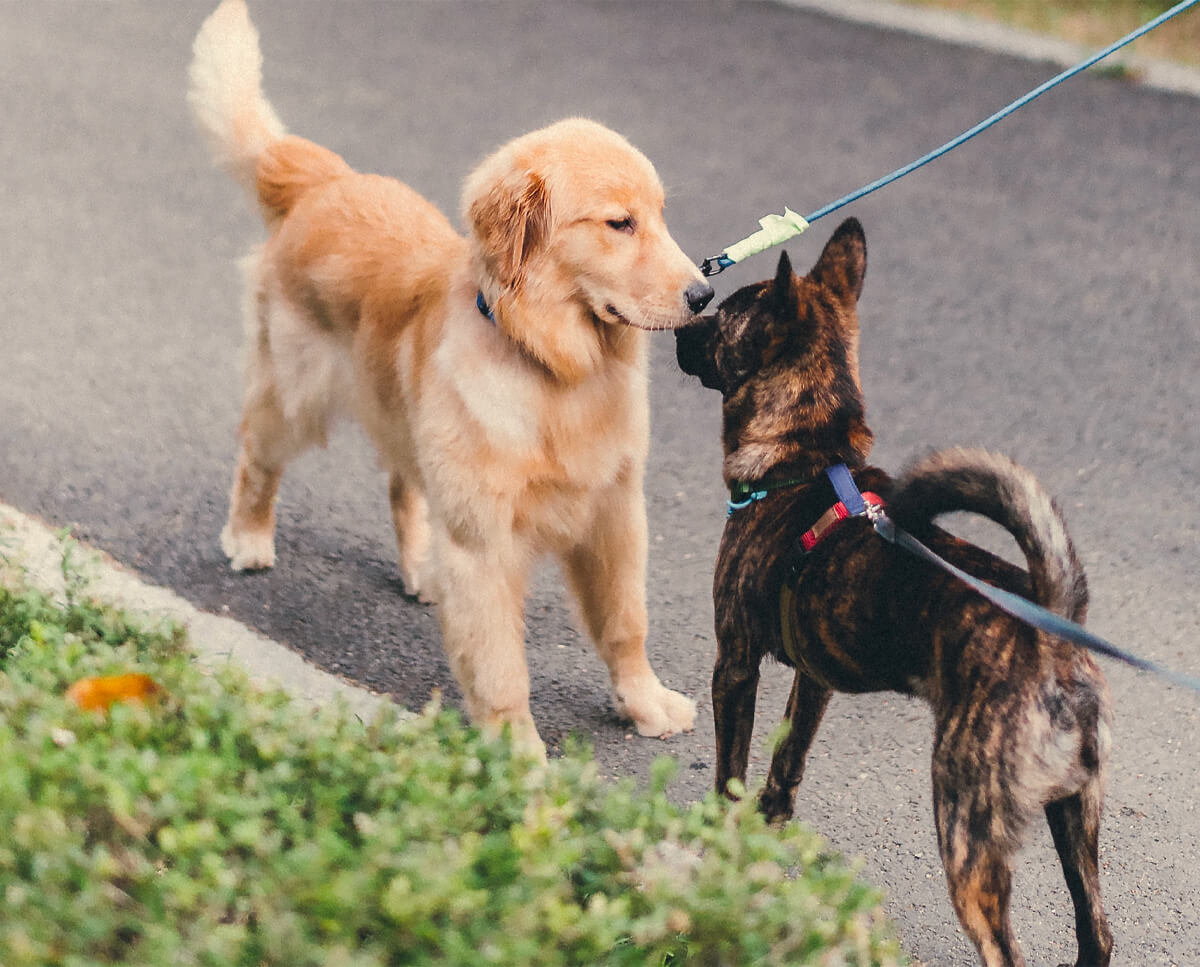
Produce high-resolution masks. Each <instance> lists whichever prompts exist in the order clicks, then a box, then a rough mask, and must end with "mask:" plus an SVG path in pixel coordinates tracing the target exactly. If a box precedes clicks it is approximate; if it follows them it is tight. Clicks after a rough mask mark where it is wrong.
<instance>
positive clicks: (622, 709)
mask: <svg viewBox="0 0 1200 967" xmlns="http://www.w3.org/2000/svg"><path fill="white" fill-rule="evenodd" d="M613 698H614V701H615V704H616V706H617V712H618V714H621V715H624V716H626V717H627V718H629V719H631V720H632V721H633V724H634V727H635V728H636V729H637V730H638V734H639V735H646V736H657V737H658V738H664V737H666V736H668V735H673V734H674V733H676V732H690V731H691V730H692V728H693V727H694V726H695V724H696V703H695V702H693V701H692V700H691V699H690V698H688V697H687V696H686V695H681V694H679V692H675V691H672V690H671V689H669V688H667V687H666V686H665V685H663V684H662V683H661V682H660V681H659V680H658V679H657V678H654V677H650V678H644V679H639V680H638V681H635V682H622V683H621V684H620V685H618V686H617V687H616V688H615V689H614V691H613Z"/></svg>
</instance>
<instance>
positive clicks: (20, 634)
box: [0, 547, 904, 967]
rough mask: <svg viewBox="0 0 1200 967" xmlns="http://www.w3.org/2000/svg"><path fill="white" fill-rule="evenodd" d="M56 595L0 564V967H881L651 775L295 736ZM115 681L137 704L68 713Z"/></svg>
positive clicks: (71, 586) (368, 737)
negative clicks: (622, 777) (136, 683)
mask: <svg viewBox="0 0 1200 967" xmlns="http://www.w3.org/2000/svg"><path fill="white" fill-rule="evenodd" d="M2 551H3V548H2V547H0V552H2ZM2 564H3V561H2V560H0V565H2ZM64 570H65V571H66V577H67V585H66V586H67V591H66V594H65V600H63V599H61V596H60V599H59V600H55V599H52V598H50V597H48V596H47V595H46V594H44V593H42V592H40V591H38V590H35V589H33V588H31V587H29V586H28V583H27V582H26V580H25V578H24V577H23V575H22V573H21V572H20V571H19V570H17V569H14V568H12V567H8V568H7V569H5V568H3V567H0V829H3V830H4V833H3V835H0V900H2V902H3V905H4V912H3V915H0V964H4V965H5V967H42V965H51V964H53V965H61V967H95V965H98V964H129V965H133V964H138V965H164V964H173V965H188V964H194V965H210V967H223V965H247V967H250V965H256V967H257V965H287V967H305V965H313V967H317V965H321V967H368V965H385V964H386V965H401V964H455V965H463V967H465V965H474V964H499V965H508V964H511V965H516V964H521V965H537V964H546V965H569V964H579V965H584V964H587V965H606V964H608V965H625V964H628V965H639V967H641V965H647V964H650V965H668V964H670V965H674V964H684V963H696V964H730V965H736V964H746V965H749V964H755V965H758V964H821V965H864V967H865V965H892V964H899V963H903V962H904V961H903V958H902V956H901V955H900V953H899V950H898V946H897V944H896V941H895V939H894V937H893V935H892V932H891V928H890V926H889V925H888V924H887V923H886V922H885V920H884V918H883V915H882V913H881V911H880V908H879V905H878V904H879V895H878V893H877V892H876V891H875V890H873V889H871V888H870V887H869V886H868V885H866V884H865V883H863V882H862V881H861V880H860V879H859V878H858V877H857V875H856V873H855V872H854V871H853V869H852V868H850V867H849V866H848V865H847V864H846V863H845V862H844V861H842V860H841V859H840V858H839V857H837V856H835V855H833V854H831V853H830V852H829V851H828V850H827V849H826V847H825V846H824V844H823V843H822V841H821V840H820V839H819V838H818V837H817V836H816V835H815V834H813V833H812V832H810V831H808V830H806V829H804V828H803V827H801V826H798V825H791V826H789V827H787V828H786V829H783V830H776V829H770V828H768V827H766V826H765V825H764V824H763V822H762V821H761V819H760V818H759V817H758V816H757V814H756V813H755V812H754V810H753V809H752V808H750V807H749V806H748V805H738V806H730V805H728V804H727V803H725V802H724V801H721V800H718V799H716V798H715V797H710V798H708V799H706V800H705V801H703V802H701V803H697V804H694V805H692V806H688V807H679V806H676V805H673V804H671V802H670V801H669V800H668V798H667V796H666V793H665V789H666V787H667V785H668V783H669V781H670V778H671V775H672V773H673V770H674V764H673V763H672V762H671V761H669V760H665V759H664V760H660V761H659V763H658V764H657V766H656V768H655V770H654V779H653V780H652V782H651V783H650V785H649V788H642V789H639V788H636V787H635V786H634V785H633V784H631V783H628V782H623V783H612V782H605V781H602V780H601V779H600V778H599V776H598V774H597V769H596V766H595V764H594V762H593V761H592V759H591V758H590V756H589V754H588V752H587V751H586V750H585V749H583V748H581V747H579V746H578V745H577V746H575V747H574V748H572V749H571V750H570V751H569V752H568V753H567V754H566V755H564V756H563V757H562V758H561V759H558V760H555V761H553V762H552V763H550V765H549V766H548V767H544V768H537V767H535V766H533V765H532V764H531V763H529V762H527V761H525V760H523V759H519V758H513V757H512V756H511V755H510V754H509V751H508V748H507V746H506V745H505V744H504V743H499V742H488V741H484V740H483V739H481V738H480V737H479V736H478V735H477V734H476V733H475V732H474V731H472V730H470V729H468V728H466V727H464V726H463V725H462V724H461V723H460V721H459V720H458V718H457V716H456V715H455V714H453V713H452V712H450V711H447V710H445V709H442V708H439V707H438V705H437V703H436V702H434V703H432V704H431V705H430V706H429V707H428V708H426V709H425V710H424V711H423V712H422V713H421V714H420V715H418V716H415V717H406V718H401V717H400V716H398V715H396V714H394V713H391V712H388V713H384V714H383V715H382V716H381V717H380V718H378V719H377V720H375V721H372V722H367V723H364V722H362V721H360V720H359V719H358V718H356V717H355V716H353V715H351V714H348V713H347V712H346V711H345V710H343V709H341V708H327V709H323V710H321V711H319V712H316V713H314V712H313V710H312V709H310V708H308V707H305V706H304V705H302V704H300V703H297V702H294V701H292V700H291V699H289V698H288V697H287V696H286V695H284V694H282V693H279V692H264V691H261V690H259V689H257V688H255V687H254V686H253V685H252V684H251V683H250V682H248V681H247V680H246V679H245V677H244V676H243V675H241V674H240V673H238V672H237V671H235V670H233V669H229V670H226V671H223V672H221V673H220V674H218V675H216V676H210V675H208V674H205V673H203V672H201V671H200V670H199V669H198V668H197V667H196V666H195V664H194V663H193V661H192V659H191V658H190V656H189V653H188V648H187V640H186V636H185V635H184V633H183V632H182V631H181V630H179V629H178V628H173V627H165V626H164V627H156V626H155V625H154V623H153V622H149V621H147V620H145V619H134V618H131V617H130V616H129V615H127V614H124V613H122V612H120V611H118V610H116V609H114V608H112V607H109V606H107V605H105V604H103V603H100V602H97V601H94V600H92V599H90V597H89V596H88V594H87V592H86V587H85V586H84V583H83V582H82V580H81V579H79V578H78V575H77V574H76V573H74V572H73V571H72V569H71V568H70V566H69V565H68V566H66V567H65V568H64ZM115 675H126V676H147V678H146V679H145V680H147V681H150V680H152V681H153V683H154V688H152V689H150V690H147V689H145V688H143V689H139V690H134V691H136V692H137V694H138V695H139V696H140V697H141V698H142V699H144V701H142V700H140V701H117V702H116V703H114V704H112V705H111V707H109V708H108V709H107V711H99V710H90V711H89V710H85V709H84V708H82V707H80V704H81V703H82V704H84V705H86V704H88V701H87V700H85V699H84V698H82V697H81V696H90V698H91V699H94V700H96V701H94V702H92V704H98V705H103V704H104V701H103V700H102V699H103V698H104V697H105V695H106V694H107V693H105V691H104V689H102V688H97V687H92V688H91V689H88V688H82V689H81V688H80V687H78V685H77V683H79V682H81V680H83V681H88V680H90V679H93V678H95V677H97V676H115ZM73 684H76V685H77V687H76V688H75V689H74V690H73V691H70V692H69V693H68V690H69V688H70V686H72V685H73ZM117 691H118V692H119V691H120V690H119V689H118V690H117ZM131 694H132V693H131ZM71 696H74V697H75V700H74V701H73V700H72V697H71ZM108 697H111V695H108Z"/></svg>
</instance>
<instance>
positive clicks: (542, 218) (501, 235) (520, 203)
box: [467, 171, 551, 289]
mask: <svg viewBox="0 0 1200 967" xmlns="http://www.w3.org/2000/svg"><path fill="white" fill-rule="evenodd" d="M467 217H468V218H469V219H470V222H471V229H472V231H473V232H474V233H475V237H476V240H477V241H478V243H479V247H480V249H481V251H482V254H483V257H484V260H485V262H486V268H487V270H488V271H489V272H490V273H491V274H492V275H493V276H494V278H495V279H496V281H497V282H499V283H500V286H501V287H502V288H505V289H508V288H512V287H513V286H515V285H517V284H519V283H520V282H521V280H522V277H523V275H524V271H525V266H526V265H527V264H528V262H529V260H530V258H531V257H532V256H533V255H534V254H536V253H537V252H539V251H541V250H542V249H543V248H544V247H545V245H546V242H547V240H548V238H549V236H550V223H551V211H550V192H549V190H548V189H547V187H546V182H545V181H544V180H543V179H542V178H541V177H539V176H538V175H537V174H535V173H534V172H530V171H521V172H512V173H511V174H510V175H509V177H507V178H503V179H499V180H497V181H494V182H493V183H492V184H491V186H490V187H489V188H488V189H487V190H486V191H484V192H482V193H481V194H479V195H477V196H476V197H475V198H473V199H472V200H471V201H470V203H469V204H468V206H467Z"/></svg>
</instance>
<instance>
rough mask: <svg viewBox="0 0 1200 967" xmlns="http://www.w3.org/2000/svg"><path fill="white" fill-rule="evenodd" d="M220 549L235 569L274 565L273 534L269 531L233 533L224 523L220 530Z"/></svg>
mask: <svg viewBox="0 0 1200 967" xmlns="http://www.w3.org/2000/svg"><path fill="white" fill-rule="evenodd" d="M221 550H223V551H224V552H225V554H226V556H227V557H228V558H229V566H230V567H232V568H233V569H234V570H235V571H261V570H264V569H265V568H269V567H274V566H275V535H274V534H272V533H270V532H266V533H263V532H258V533H249V534H235V533H234V532H233V528H232V527H231V526H230V525H229V524H226V525H225V529H224V530H222V531H221Z"/></svg>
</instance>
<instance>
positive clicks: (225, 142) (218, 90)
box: [187, 0, 350, 223]
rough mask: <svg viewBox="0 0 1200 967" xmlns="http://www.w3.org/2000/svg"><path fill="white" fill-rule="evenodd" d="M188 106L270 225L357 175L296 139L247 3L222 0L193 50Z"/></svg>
mask: <svg viewBox="0 0 1200 967" xmlns="http://www.w3.org/2000/svg"><path fill="white" fill-rule="evenodd" d="M188 76H189V81H190V83H189V86H188V95H187V99H188V104H190V105H191V108H192V112H193V113H194V114H195V116H196V121H197V123H198V124H199V125H200V128H201V129H202V130H203V131H204V133H205V134H206V135H207V136H208V139H209V143H210V145H211V148H212V154H213V160H214V161H215V162H216V164H218V165H220V166H221V167H222V168H224V169H225V170H226V171H228V172H229V174H230V175H232V177H233V179H234V180H235V181H237V182H238V183H239V184H240V185H242V186H243V187H244V188H245V189H246V190H247V191H248V192H250V195H251V197H252V198H254V199H255V200H256V201H257V202H258V204H259V205H260V206H261V207H262V211H263V217H264V218H265V219H266V221H267V222H268V223H271V222H272V221H274V220H276V219H278V218H281V217H282V216H283V215H286V214H287V212H288V211H289V210H290V209H291V207H292V206H293V205H294V204H295V203H296V200H297V199H298V198H299V197H300V196H301V195H302V194H303V193H304V192H305V191H306V190H307V189H308V188H310V187H312V186H313V185H315V184H320V183H323V182H325V181H327V180H329V179H330V178H332V177H335V176H337V175H340V174H344V173H347V172H349V171H350V167H349V165H347V164H346V162H345V161H343V160H342V159H341V158H340V157H338V156H337V155H336V154H334V153H333V152H332V151H329V150H328V149H326V148H322V147H320V146H319V145H316V144H313V143H312V142H311V141H306V140H305V139H303V138H297V137H288V136H287V131H286V129H285V128H284V126H283V122H282V121H280V120H279V116H278V115H277V114H276V113H275V109H274V108H273V107H271V105H270V103H269V102H268V101H267V99H266V97H265V96H264V95H263V91H262V51H261V50H260V48H259V43H258V31H257V30H256V29H255V27H254V24H253V23H251V21H250V14H249V11H247V9H246V3H245V0H222V2H221V5H220V6H219V7H217V9H216V10H214V11H213V12H212V14H210V15H209V18H208V19H207V20H205V21H204V24H203V25H202V26H201V28H200V32H199V33H198V34H197V35H196V40H195V43H194V44H193V46H192V63H191V67H190V69H189V72H188Z"/></svg>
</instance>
